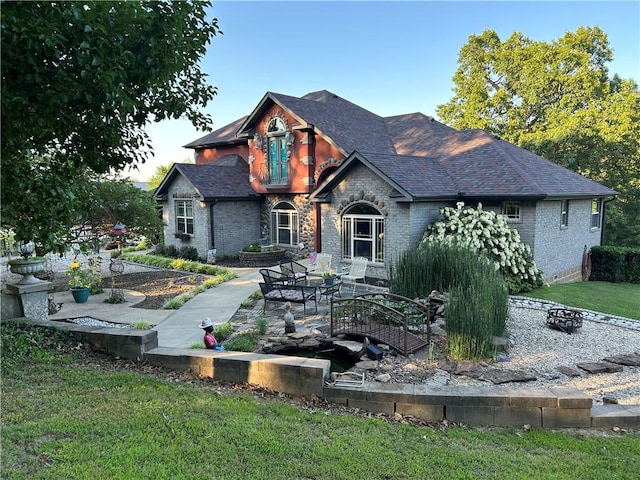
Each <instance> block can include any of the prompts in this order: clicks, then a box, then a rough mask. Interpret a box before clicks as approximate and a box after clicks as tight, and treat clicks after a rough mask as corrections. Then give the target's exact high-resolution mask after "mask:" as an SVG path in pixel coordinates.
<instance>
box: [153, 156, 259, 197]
mask: <svg viewBox="0 0 640 480" xmlns="http://www.w3.org/2000/svg"><path fill="white" fill-rule="evenodd" d="M179 175H182V176H183V177H184V178H185V179H186V180H187V181H188V182H189V183H191V185H192V186H193V189H194V190H195V191H196V193H198V195H199V196H200V199H201V200H202V201H203V202H211V201H213V200H251V199H258V198H260V197H261V195H260V194H257V193H256V192H255V191H254V190H253V189H252V188H251V184H250V183H249V166H248V165H247V162H245V161H244V160H243V158H242V157H241V156H240V155H236V154H234V155H225V156H224V157H221V158H219V159H218V160H216V161H215V162H212V163H207V164H204V165H194V164H191V163H176V164H174V165H173V167H171V170H170V171H169V173H167V175H166V176H165V178H164V180H163V181H162V183H161V184H160V186H159V187H158V190H157V191H156V194H155V198H156V200H166V195H167V192H168V189H169V186H170V185H171V184H172V183H173V182H174V180H175V179H176V177H177V176H179Z"/></svg>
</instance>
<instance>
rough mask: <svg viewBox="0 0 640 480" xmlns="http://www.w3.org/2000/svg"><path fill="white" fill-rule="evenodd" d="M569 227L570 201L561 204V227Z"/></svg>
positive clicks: (563, 201)
mask: <svg viewBox="0 0 640 480" xmlns="http://www.w3.org/2000/svg"><path fill="white" fill-rule="evenodd" d="M568 226H569V200H562V202H560V227H562V228H567V227H568Z"/></svg>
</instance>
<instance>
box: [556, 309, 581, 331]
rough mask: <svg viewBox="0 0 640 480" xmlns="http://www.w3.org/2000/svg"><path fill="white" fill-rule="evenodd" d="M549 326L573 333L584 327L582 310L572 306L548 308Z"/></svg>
mask: <svg viewBox="0 0 640 480" xmlns="http://www.w3.org/2000/svg"><path fill="white" fill-rule="evenodd" d="M547 326H548V327H551V328H555V329H557V330H561V331H563V332H566V333H568V334H569V335H571V334H572V333H573V332H575V331H576V330H577V329H578V328H580V327H582V312H581V311H579V310H573V309H571V308H550V309H549V310H547Z"/></svg>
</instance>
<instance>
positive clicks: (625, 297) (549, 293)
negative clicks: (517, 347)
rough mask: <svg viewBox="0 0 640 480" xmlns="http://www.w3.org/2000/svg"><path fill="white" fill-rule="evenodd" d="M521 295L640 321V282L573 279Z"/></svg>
mask: <svg viewBox="0 0 640 480" xmlns="http://www.w3.org/2000/svg"><path fill="white" fill-rule="evenodd" d="M522 295H524V296H527V297H533V298H540V299H543V300H551V301H553V302H558V303H562V304H564V305H567V306H570V307H575V308H584V309H587V310H593V311H595V312H602V313H608V314H610V315H616V316H620V317H627V318H631V319H634V320H640V284H633V283H609V282H576V283H566V284H562V285H551V286H549V287H542V288H538V289H537V290H533V291H531V292H527V293H523V294H522Z"/></svg>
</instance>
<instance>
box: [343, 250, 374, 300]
mask: <svg viewBox="0 0 640 480" xmlns="http://www.w3.org/2000/svg"><path fill="white" fill-rule="evenodd" d="M368 263H369V260H368V259H367V258H366V257H355V258H354V259H353V260H352V261H351V269H350V270H349V272H348V273H343V274H341V275H340V280H342V282H346V283H353V291H352V292H351V296H353V295H355V293H356V286H357V285H358V280H362V283H363V284H365V285H366V282H365V280H364V277H365V274H366V273H367V264H368Z"/></svg>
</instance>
